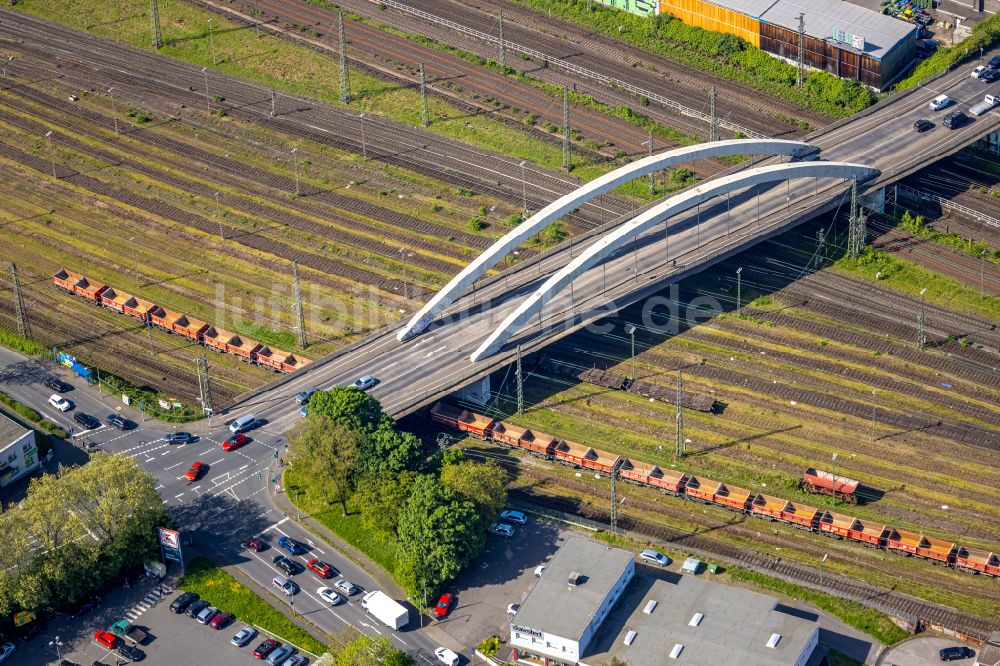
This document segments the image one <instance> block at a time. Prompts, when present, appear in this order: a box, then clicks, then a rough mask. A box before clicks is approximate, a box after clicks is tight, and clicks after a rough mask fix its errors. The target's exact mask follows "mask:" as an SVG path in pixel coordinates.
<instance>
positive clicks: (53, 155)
mask: <svg viewBox="0 0 1000 666" xmlns="http://www.w3.org/2000/svg"><path fill="white" fill-rule="evenodd" d="M45 138H46V139H48V140H49V161H50V162H52V177H53V178H55V177H56V152H55V148H53V147H52V130H49V131H48V132H46V133H45Z"/></svg>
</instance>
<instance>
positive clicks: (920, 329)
mask: <svg viewBox="0 0 1000 666" xmlns="http://www.w3.org/2000/svg"><path fill="white" fill-rule="evenodd" d="M926 293H927V287H924V288H923V289H921V290H920V312H918V313H917V349H923V348H924V345H926V344H927V333H926V331H924V295H925V294H926Z"/></svg>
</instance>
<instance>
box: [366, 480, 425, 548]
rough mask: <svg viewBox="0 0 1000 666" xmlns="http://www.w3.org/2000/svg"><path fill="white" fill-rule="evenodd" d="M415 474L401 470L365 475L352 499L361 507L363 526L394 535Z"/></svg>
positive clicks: (397, 531) (397, 533)
mask: <svg viewBox="0 0 1000 666" xmlns="http://www.w3.org/2000/svg"><path fill="white" fill-rule="evenodd" d="M416 476H417V475H416V473H415V472H412V471H409V470H403V471H402V472H398V473H392V472H388V473H386V474H383V475H380V476H370V477H366V478H365V480H364V482H363V483H360V484H359V485H358V490H357V492H356V493H354V502H355V504H357V507H358V510H360V511H361V520H362V522H364V524H365V527H367V528H368V529H370V530H379V531H382V532H386V533H388V534H391V535H393V536H394V537H396V538H398V536H399V516H400V512H401V511H402V508H403V503H404V502H406V498H407V497H409V495H410V491H411V490H412V489H413V482H414V480H415V479H416Z"/></svg>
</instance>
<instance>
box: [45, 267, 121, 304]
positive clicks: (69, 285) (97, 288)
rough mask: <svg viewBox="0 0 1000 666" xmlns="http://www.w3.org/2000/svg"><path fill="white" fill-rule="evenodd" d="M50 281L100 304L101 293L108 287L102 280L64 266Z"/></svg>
mask: <svg viewBox="0 0 1000 666" xmlns="http://www.w3.org/2000/svg"><path fill="white" fill-rule="evenodd" d="M52 281H53V282H55V283H56V285H58V286H59V287H62V288H63V289H65V290H67V291H70V292H73V293H74V294H77V295H79V296H83V297H84V298H86V299H88V300H91V301H94V302H95V303H97V304H98V305H100V304H101V294H103V293H104V292H105V290H107V289H108V287H107V285H105V284H104V283H103V282H98V281H96V280H91V279H90V278H87V277H84V276H83V275H80V274H79V273H74V272H73V271H68V270H66V269H65V268H63V269H60V270H59V272H58V273H56V274H55V275H53V276H52Z"/></svg>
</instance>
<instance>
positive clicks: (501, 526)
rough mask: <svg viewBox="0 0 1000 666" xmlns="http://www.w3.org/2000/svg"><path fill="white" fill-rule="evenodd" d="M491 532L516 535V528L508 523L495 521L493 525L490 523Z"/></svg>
mask: <svg viewBox="0 0 1000 666" xmlns="http://www.w3.org/2000/svg"><path fill="white" fill-rule="evenodd" d="M490 532H493V534H499V535H500V536H505V537H512V536H514V528H513V527H511V526H510V525H508V524H507V523H493V524H492V525H490Z"/></svg>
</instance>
